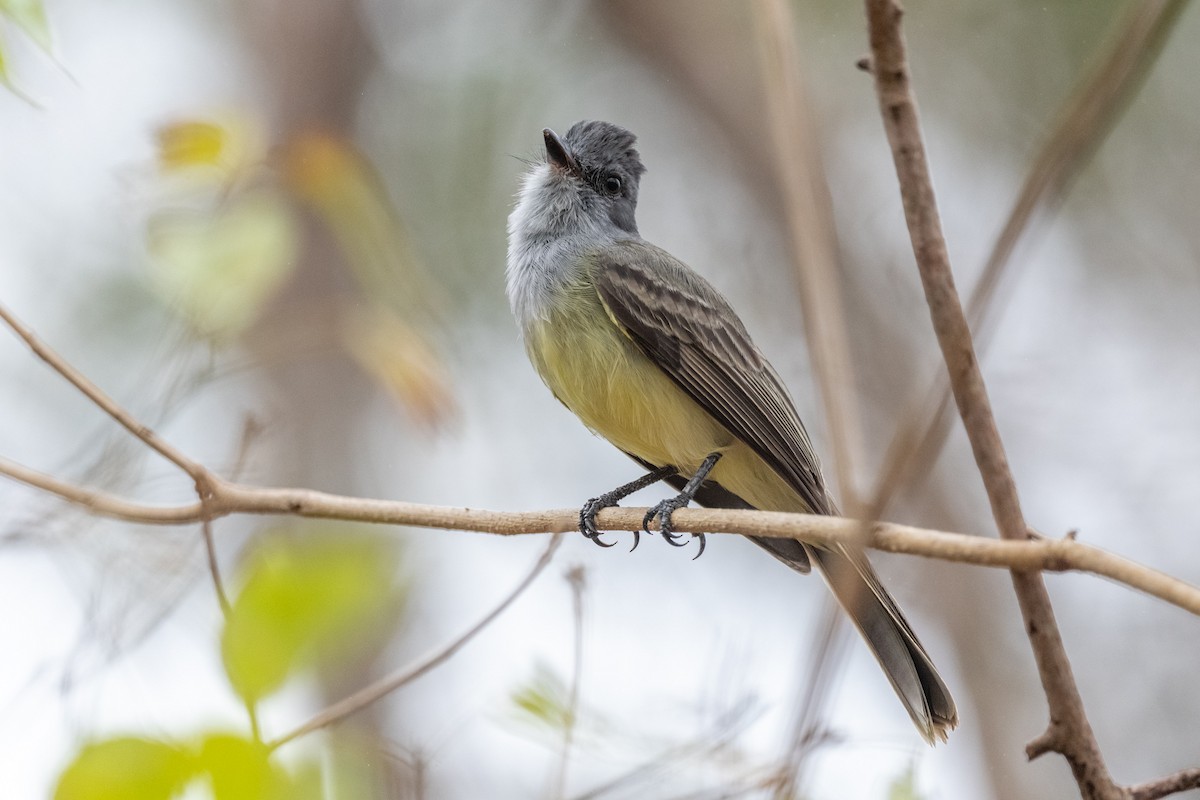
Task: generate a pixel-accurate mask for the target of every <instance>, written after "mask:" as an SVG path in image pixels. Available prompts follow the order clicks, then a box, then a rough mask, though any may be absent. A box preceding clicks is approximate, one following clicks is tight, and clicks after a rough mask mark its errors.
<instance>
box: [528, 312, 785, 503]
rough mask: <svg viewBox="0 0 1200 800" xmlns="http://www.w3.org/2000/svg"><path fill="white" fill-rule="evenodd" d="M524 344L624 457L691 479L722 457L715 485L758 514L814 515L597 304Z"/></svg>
mask: <svg viewBox="0 0 1200 800" xmlns="http://www.w3.org/2000/svg"><path fill="white" fill-rule="evenodd" d="M525 343H526V348H527V349H528V351H529V356H530V360H531V361H532V362H533V364H534V367H535V368H536V369H537V371H538V373H539V374H540V375H541V376H542V380H544V381H545V382H546V385H547V386H549V387H550V390H551V391H553V392H554V394H555V396H556V397H558V399H559V400H561V401H562V402H563V404H564V405H566V406H567V408H569V409H570V410H571V411H572V412H574V413H575V415H576V416H578V417H579V418H580V420H582V421H583V423H584V424H585V425H586V426H587V427H588V428H590V429H591V430H592V431H593V432H595V433H597V434H599V435H600V436H603V437H604V438H605V439H607V440H608V441H610V442H612V443H613V444H614V445H616V446H617V447H619V448H620V449H622V450H624V451H625V452H626V453H629V454H631V455H634V456H637V457H638V458H641V459H642V460H644V461H646V462H648V463H650V464H654V465H656V466H660V465H666V464H670V465H672V466H674V467H675V468H676V469H677V470H678V471H679V472H680V474H682V475H684V476H686V477H690V476H691V475H692V474H694V473H695V471H696V470H697V469H698V468H699V466H700V464H701V462H703V461H704V459H705V458H706V457H707V456H708V455H709V454H711V453H715V452H719V453H721V454H722V458H721V460H720V461H718V462H717V464H716V467H715V468H714V470H713V472H712V473H711V474H710V477H711V479H712V480H715V481H717V482H718V483H720V484H721V485H722V486H724V487H725V488H726V489H728V490H730V491H732V492H733V493H734V494H736V495H738V496H739V497H741V498H743V499H744V500H746V501H747V502H749V503H750V504H751V505H753V506H755V507H757V508H762V509H769V510H776V511H806V510H808V509H807V508H806V507H805V505H804V503H803V501H801V500H800V499H799V497H798V496H797V495H796V493H795V492H793V491H792V490H791V488H790V487H789V486H788V485H787V484H786V483H785V482H784V481H783V480H782V479H781V478H780V477H779V476H778V474H776V473H775V471H774V470H772V469H771V468H770V467H769V466H768V465H767V463H766V462H765V461H763V460H762V459H761V458H760V457H759V456H758V455H757V454H756V453H755V452H754V451H753V450H751V449H750V447H749V446H747V445H746V444H744V443H743V442H742V441H741V440H739V439H737V438H736V437H734V435H733V434H732V433H730V432H729V430H728V429H726V428H725V427H724V426H723V425H721V424H720V423H719V422H717V421H716V420H715V419H714V418H713V417H712V416H711V415H709V413H708V412H707V411H705V410H704V409H703V408H701V407H700V405H699V404H697V403H696V401H695V400H693V399H692V398H691V397H690V396H689V395H688V394H687V393H686V392H684V391H683V390H682V389H680V388H679V387H678V386H676V385H675V383H674V382H673V381H672V380H671V379H670V378H669V377H668V376H667V375H666V373H664V372H663V371H662V370H660V369H659V368H658V367H657V366H655V364H654V363H653V362H652V361H651V360H650V359H649V358H648V357H646V356H645V355H644V354H643V353H642V352H641V350H639V349H638V347H637V345H636V344H634V343H633V342H632V341H631V340H630V339H629V337H628V336H626V335H625V334H624V332H622V331H621V330H620V329H619V328H618V327H617V326H616V324H615V323H614V322H613V321H612V320H611V319H609V317H608V315H607V314H606V313H605V311H604V308H603V306H601V305H600V302H599V300H598V299H596V300H594V301H591V298H586V297H585V298H582V299H577V300H576V302H573V303H569V304H563V308H562V310H561V312H560V313H557V314H555V315H553V316H552V317H551V318H550V319H549V320H546V321H542V322H539V323H536V324H535V325H533V326H531V327H530V328H529V329H527V330H526V331H525Z"/></svg>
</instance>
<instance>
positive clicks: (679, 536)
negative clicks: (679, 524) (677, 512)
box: [659, 526, 687, 547]
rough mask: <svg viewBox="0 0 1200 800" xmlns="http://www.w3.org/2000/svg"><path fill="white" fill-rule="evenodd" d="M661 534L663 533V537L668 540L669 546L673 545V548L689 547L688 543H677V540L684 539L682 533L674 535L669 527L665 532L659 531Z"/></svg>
mask: <svg viewBox="0 0 1200 800" xmlns="http://www.w3.org/2000/svg"><path fill="white" fill-rule="evenodd" d="M659 533H661V534H662V537H663V538H664V539H666V540H667V544H669V545H671V546H672V547H687V542H677V541H675V540H676V539H682V538H683V534H682V533H672V532H671V529H670V527H669V526H667V527H665V528H664V529H663V530H661V531H659Z"/></svg>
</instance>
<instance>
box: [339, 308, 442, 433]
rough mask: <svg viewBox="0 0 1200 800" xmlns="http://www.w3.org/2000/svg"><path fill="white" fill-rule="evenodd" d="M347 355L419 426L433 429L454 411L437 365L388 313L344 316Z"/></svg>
mask: <svg viewBox="0 0 1200 800" xmlns="http://www.w3.org/2000/svg"><path fill="white" fill-rule="evenodd" d="M342 341H343V344H344V346H345V347H346V350H347V352H349V353H350V355H351V356H353V357H354V359H355V360H356V361H357V362H358V363H359V365H360V366H361V367H362V368H363V369H365V370H366V371H367V372H368V373H369V374H370V375H371V376H372V377H373V378H374V379H375V380H376V381H378V382H379V383H380V384H381V385H382V386H383V387H384V388H386V389H387V390H388V391H389V392H390V393H391V395H392V396H393V397H394V398H395V399H396V401H397V402H399V403H400V405H402V406H403V407H404V408H406V409H408V411H409V412H410V413H411V414H412V415H413V416H414V417H415V418H416V419H417V420H418V421H419V422H421V423H423V424H425V425H429V426H435V425H437V424H438V423H440V422H442V421H443V420H445V419H446V418H447V417H448V416H450V415H451V414H452V413H453V411H454V408H455V405H454V395H453V394H452V392H451V391H450V386H449V382H448V380H447V378H446V373H445V370H444V369H443V368H442V362H441V360H440V359H439V358H438V357H437V355H436V354H435V353H434V351H433V350H432V348H430V346H429V344H428V343H427V342H426V341H425V340H424V339H423V338H422V337H421V335H420V334H419V333H418V332H417V331H416V330H415V329H414V328H412V326H410V325H407V324H405V322H404V320H402V319H400V318H399V317H397V316H396V315H395V314H393V313H391V312H390V311H388V310H387V309H384V308H380V307H376V308H374V309H372V308H365V309H364V308H355V309H352V310H350V311H349V312H347V316H346V319H345V323H344V325H343V333H342Z"/></svg>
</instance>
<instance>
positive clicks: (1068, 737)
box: [866, 0, 1125, 800]
mask: <svg viewBox="0 0 1200 800" xmlns="http://www.w3.org/2000/svg"><path fill="white" fill-rule="evenodd" d="M866 8H867V20H868V29H869V33H870V41H871V54H872V65H873V69H872V74H873V75H874V77H875V88H876V91H877V93H878V96H879V107H880V112H881V115H882V117H883V125H884V129H885V130H886V132H887V138H888V141H889V143H890V144H891V148H892V156H893V159H894V161H895V164H896V175H897V178H898V180H899V184H900V194H901V197H902V198H903V201H904V214H905V218H906V219H907V221H908V229H909V235H910V236H911V238H912V245H913V253H914V255H915V257H916V262H917V267H918V269H919V271H920V274H921V283H922V285H923V287H924V289H925V299H926V302H927V303H928V305H929V313H930V317H931V319H932V321H933V328H934V332H935V333H936V334H937V340H938V345H939V346H940V347H941V350H942V358H943V359H944V361H945V362H946V369H947V370H948V372H949V376H950V384H951V386H952V387H953V390H954V398H955V401H956V402H957V404H958V412H959V415H960V416H961V417H962V420H963V426H964V427H965V428H966V431H967V437H968V439H969V440H970V442H971V450H972V452H973V453H974V455H975V463H976V465H977V466H978V468H979V473H980V476H981V477H982V478H983V483H984V487H985V488H986V490H987V495H988V501H989V503H990V504H991V507H992V516H993V517H994V518H995V520H996V525H997V527H998V528H999V529H1000V535H1001V536H1003V537H1004V538H1005V539H1010V540H1021V539H1024V538H1025V537H1026V536H1027V535H1028V529H1027V527H1026V525H1025V519H1024V516H1023V514H1022V512H1021V505H1020V501H1019V499H1018V495H1017V487H1016V483H1015V481H1014V480H1013V476H1012V472H1011V471H1010V470H1009V466H1008V459H1007V456H1006V455H1005V452H1004V445H1003V443H1002V442H1001V440H1000V433H999V430H998V429H997V427H996V420H995V417H994V416H993V414H992V408H991V402H990V401H989V399H988V395H987V389H986V387H985V385H984V381H983V375H982V374H981V372H980V370H979V365H978V363H977V361H976V356H975V349H974V345H973V342H972V339H971V331H970V328H969V326H968V325H967V320H966V316H965V315H964V314H963V309H962V305H961V304H960V302H959V298H958V292H957V290H956V289H955V287H954V276H953V273H952V272H951V270H950V260H949V256H948V254H947V251H946V242H945V238H944V237H943V236H942V229H941V221H940V219H939V217H938V212H937V202H936V199H935V196H934V191H933V181H932V179H931V177H930V174H929V166H928V163H927V161H926V157H925V144H924V142H923V140H922V138H921V132H920V123H919V121H918V117H917V107H916V101H915V99H914V96H913V92H912V87H911V85H910V83H909V77H908V63H907V55H906V53H905V47H904V40H903V35H902V32H901V27H900V18H901V16H902V12H901V9H900V6H899V5H898V4H897V3H896V2H894V0H867V2H866ZM1012 580H1013V585H1014V588H1015V590H1016V593H1017V601H1018V605H1019V606H1020V608H1021V614H1022V617H1023V618H1024V620H1025V629H1026V632H1027V633H1028V635H1029V640H1030V644H1031V645H1032V647H1033V651H1034V658H1035V660H1036V661H1037V666H1038V673H1039V675H1040V676H1041V681H1042V688H1043V690H1044V692H1045V695H1046V700H1047V704H1048V705H1049V708H1050V729H1049V733H1051V734H1052V736H1053V740H1052V744H1053V745H1056V746H1054V748H1053V749H1055V750H1057V751H1058V752H1060V753H1062V755H1063V756H1064V757H1065V758H1066V759H1067V761H1068V763H1069V764H1070V765H1071V771H1072V772H1073V773H1074V775H1075V780H1076V783H1077V784H1078V786H1079V790H1080V793H1081V794H1082V795H1083V796H1084V797H1087V798H1097V799H1098V800H1100V799H1102V800H1107V799H1108V798H1113V799H1114V800H1119V799H1120V798H1123V797H1124V795H1125V793H1124V791H1123V790H1122V789H1121V788H1120V787H1118V786H1117V785H1116V784H1115V783H1114V782H1113V780H1112V778H1111V776H1110V775H1109V773H1108V768H1107V767H1106V766H1105V764H1104V759H1103V756H1102V755H1101V753H1100V747H1099V745H1098V744H1097V742H1096V737H1095V735H1094V734H1093V732H1092V728H1091V724H1090V722H1089V721H1088V718H1087V714H1086V712H1085V711H1084V708H1083V700H1082V698H1081V697H1080V695H1079V689H1078V687H1077V686H1076V684H1075V677H1074V675H1073V674H1072V672H1071V664H1070V660H1069V659H1068V657H1067V652H1066V648H1065V647H1064V646H1063V643H1062V637H1061V636H1060V635H1059V632H1058V624H1057V622H1056V621H1055V619H1054V609H1053V607H1052V606H1051V605H1050V597H1049V594H1048V593H1047V591H1046V585H1045V583H1044V581H1043V580H1042V577H1041V575H1039V574H1036V573H1032V572H1024V571H1015V570H1014V571H1013V573H1012Z"/></svg>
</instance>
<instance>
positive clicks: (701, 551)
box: [692, 533, 704, 561]
mask: <svg viewBox="0 0 1200 800" xmlns="http://www.w3.org/2000/svg"><path fill="white" fill-rule="evenodd" d="M694 538H696V539H699V540H700V552H699V553H696V555H694V556H692V561H695V560H696V559H697V558H699V557H700V556H702V555H704V534H703V533H697V534H695V535H694Z"/></svg>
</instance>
